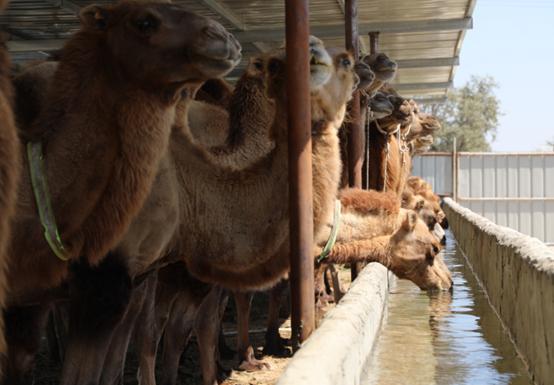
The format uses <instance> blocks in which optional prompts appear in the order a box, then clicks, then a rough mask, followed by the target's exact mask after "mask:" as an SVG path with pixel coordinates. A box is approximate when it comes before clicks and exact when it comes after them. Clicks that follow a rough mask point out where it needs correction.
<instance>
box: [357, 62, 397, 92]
mask: <svg viewBox="0 0 554 385" xmlns="http://www.w3.org/2000/svg"><path fill="white" fill-rule="evenodd" d="M362 62H364V63H366V64H367V65H369V67H370V68H371V70H372V71H373V72H374V73H375V76H376V80H375V82H373V83H372V84H371V86H370V87H368V88H366V89H365V92H366V93H367V94H369V95H370V96H371V95H373V94H374V93H375V92H376V91H378V90H379V89H380V88H382V87H383V86H384V85H385V84H386V83H388V82H390V81H391V80H392V79H394V76H395V75H396V71H397V70H398V65H397V64H396V62H395V61H394V60H391V59H390V58H389V57H388V56H387V55H386V54H384V53H374V54H370V55H366V56H364V57H363V58H362Z"/></svg>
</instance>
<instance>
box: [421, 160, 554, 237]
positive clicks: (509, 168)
mask: <svg viewBox="0 0 554 385" xmlns="http://www.w3.org/2000/svg"><path fill="white" fill-rule="evenodd" d="M413 164H414V166H413V171H412V173H413V175H418V176H421V177H422V178H424V179H425V180H427V181H428V182H429V183H430V184H431V185H432V186H433V189H434V190H435V192H436V193H437V194H439V195H445V196H451V197H453V198H454V199H455V200H456V201H458V202H459V203H460V204H462V205H463V206H465V207H467V208H469V209H471V210H472V211H474V212H476V213H479V214H481V215H483V216H485V217H487V218H489V219H490V220H491V221H493V222H495V223H497V224H499V225H501V226H508V227H511V228H513V229H515V230H518V231H520V232H522V233H524V234H527V235H530V236H533V237H536V238H539V239H540V240H542V241H543V242H546V243H554V153H471V152H460V153H456V154H454V155H453V154H451V153H426V154H423V155H420V156H417V157H416V158H414V162H413Z"/></svg>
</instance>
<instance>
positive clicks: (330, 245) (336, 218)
mask: <svg viewBox="0 0 554 385" xmlns="http://www.w3.org/2000/svg"><path fill="white" fill-rule="evenodd" d="M340 210H341V203H340V200H339V199H337V200H336V201H335V212H334V214H333V228H332V229H331V234H329V239H327V243H326V244H325V247H324V248H323V251H322V252H321V254H319V256H318V257H317V259H316V262H317V263H321V262H322V261H323V260H324V259H325V258H327V257H328V256H329V254H330V253H331V250H332V249H333V246H335V242H336V241H337V234H338V233H339V227H340Z"/></svg>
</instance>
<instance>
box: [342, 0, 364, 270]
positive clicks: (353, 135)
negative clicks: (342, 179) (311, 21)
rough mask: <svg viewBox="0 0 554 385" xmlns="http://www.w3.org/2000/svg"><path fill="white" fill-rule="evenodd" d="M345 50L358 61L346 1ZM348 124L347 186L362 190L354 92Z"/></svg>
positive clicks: (354, 20) (352, 6) (354, 13)
mask: <svg viewBox="0 0 554 385" xmlns="http://www.w3.org/2000/svg"><path fill="white" fill-rule="evenodd" d="M344 17H345V23H344V24H345V40H346V49H347V50H348V51H350V53H352V55H353V56H354V60H358V56H359V49H358V44H359V41H358V1H357V0H346V1H345V3H344ZM349 115H350V123H349V124H348V125H347V130H348V184H349V186H350V187H357V188H362V164H363V160H364V147H365V135H364V128H363V123H362V119H361V114H360V93H359V92H355V93H354V94H353V95H352V100H351V101H350V104H349ZM358 271H359V269H358V265H357V264H352V266H351V267H350V275H351V278H352V280H354V279H356V277H357V276H358Z"/></svg>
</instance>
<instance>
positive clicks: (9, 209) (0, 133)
mask: <svg viewBox="0 0 554 385" xmlns="http://www.w3.org/2000/svg"><path fill="white" fill-rule="evenodd" d="M6 4H7V1H4V0H2V1H0V11H2V10H3V9H4V7H5V6H6ZM9 73H10V59H9V56H8V52H7V49H6V46H5V45H4V42H2V41H0V116H1V119H0V213H2V214H1V215H0V314H2V311H3V308H4V301H5V298H6V290H7V285H6V275H7V267H8V255H7V246H8V245H7V243H8V241H9V239H10V225H11V220H12V216H13V214H14V213H15V202H16V192H17V184H18V180H19V172H20V150H19V140H18V138H17V129H16V126H15V122H14V116H13V112H12V94H13V92H12V86H11V83H10V79H9ZM5 354H6V343H5V339H4V320H3V319H2V317H0V363H1V361H2V360H3V356H4V355H5ZM1 377H2V365H1V364H0V378H1Z"/></svg>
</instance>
